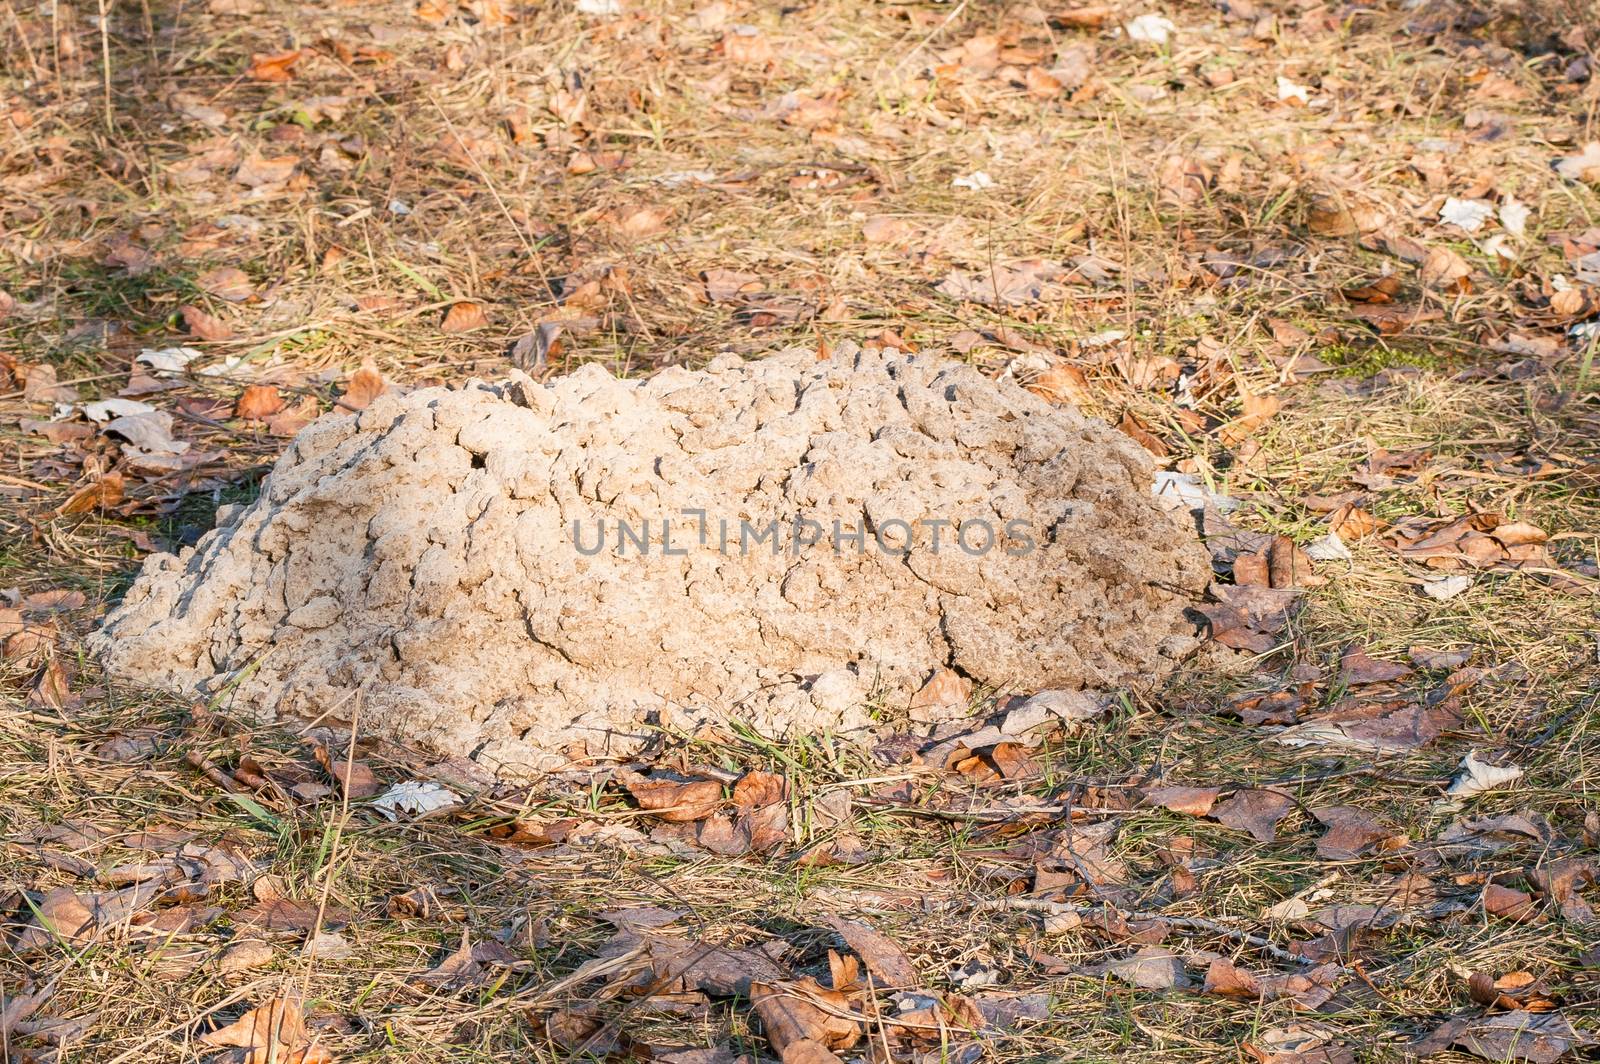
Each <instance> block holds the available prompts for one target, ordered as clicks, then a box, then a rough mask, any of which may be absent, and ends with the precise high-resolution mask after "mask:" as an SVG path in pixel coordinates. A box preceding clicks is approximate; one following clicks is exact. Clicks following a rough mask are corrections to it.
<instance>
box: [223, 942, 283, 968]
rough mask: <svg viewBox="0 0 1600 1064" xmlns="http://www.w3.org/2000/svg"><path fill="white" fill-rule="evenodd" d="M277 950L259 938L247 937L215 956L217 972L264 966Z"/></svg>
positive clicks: (269, 962)
mask: <svg viewBox="0 0 1600 1064" xmlns="http://www.w3.org/2000/svg"><path fill="white" fill-rule="evenodd" d="M276 956H277V951H276V950H274V949H273V948H272V945H271V943H268V942H263V941H261V939H259V938H247V939H244V940H243V941H240V942H235V943H233V944H232V945H230V946H229V947H228V948H227V949H225V950H223V952H222V955H221V956H220V957H218V958H217V972H218V973H219V974H222V975H232V974H234V973H236V972H247V971H249V970H251V969H252V968H264V967H266V966H267V965H269V964H271V963H272V961H273V958H274V957H276Z"/></svg>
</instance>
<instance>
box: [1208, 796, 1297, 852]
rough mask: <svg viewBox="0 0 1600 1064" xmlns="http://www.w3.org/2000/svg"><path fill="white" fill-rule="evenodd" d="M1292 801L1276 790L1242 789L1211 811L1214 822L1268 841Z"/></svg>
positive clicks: (1257, 839)
mask: <svg viewBox="0 0 1600 1064" xmlns="http://www.w3.org/2000/svg"><path fill="white" fill-rule="evenodd" d="M1293 808H1294V802H1293V800H1291V799H1290V798H1289V796H1288V795H1285V794H1279V793H1278V792H1277V791H1265V790H1244V791H1239V792H1238V793H1237V794H1235V795H1234V796H1233V797H1232V798H1229V799H1228V800H1227V801H1225V802H1223V803H1222V804H1221V805H1219V806H1217V807H1216V808H1215V809H1213V810H1212V811H1211V816H1212V818H1213V819H1215V820H1216V821H1217V822H1218V823H1220V824H1223V825H1225V826H1227V827H1230V828H1234V829H1236V830H1238V831H1247V832H1249V833H1250V835H1251V837H1253V838H1254V839H1255V840H1256V841H1257V842H1272V841H1274V840H1275V839H1277V837H1278V831H1277V826H1278V821H1280V820H1282V819H1283V818H1284V817H1286V816H1288V815H1289V810H1291V809H1293Z"/></svg>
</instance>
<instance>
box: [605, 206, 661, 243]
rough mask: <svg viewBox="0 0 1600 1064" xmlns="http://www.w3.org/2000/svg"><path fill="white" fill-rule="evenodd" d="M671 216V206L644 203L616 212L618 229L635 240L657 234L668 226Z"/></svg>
mask: <svg viewBox="0 0 1600 1064" xmlns="http://www.w3.org/2000/svg"><path fill="white" fill-rule="evenodd" d="M671 216H672V208H670V207H651V206H646V205H642V204H635V205H633V206H629V207H624V208H622V209H621V210H619V211H618V212H617V213H616V226H617V231H618V232H620V233H621V234H622V235H623V236H626V237H629V238H631V239H634V240H639V239H642V238H644V237H647V236H655V235H656V234H657V233H660V232H663V231H664V230H665V229H666V228H667V219H668V218H670V217H671Z"/></svg>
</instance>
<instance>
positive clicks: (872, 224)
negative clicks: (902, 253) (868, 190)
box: [861, 214, 914, 244]
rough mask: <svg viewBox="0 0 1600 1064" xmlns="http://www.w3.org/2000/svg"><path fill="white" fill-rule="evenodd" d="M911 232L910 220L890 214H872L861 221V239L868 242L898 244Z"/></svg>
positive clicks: (908, 236)
mask: <svg viewBox="0 0 1600 1064" xmlns="http://www.w3.org/2000/svg"><path fill="white" fill-rule="evenodd" d="M913 232H914V230H913V229H912V227H911V223H910V222H908V221H906V220H905V219H903V218H896V217H894V216H893V215H890V214H874V215H873V216H872V217H870V218H868V219H867V220H866V221H864V222H862V223H861V239H863V240H865V241H866V242H867V243H869V244H898V243H900V242H902V241H904V240H907V239H909V238H910V237H911V235H912V233H913Z"/></svg>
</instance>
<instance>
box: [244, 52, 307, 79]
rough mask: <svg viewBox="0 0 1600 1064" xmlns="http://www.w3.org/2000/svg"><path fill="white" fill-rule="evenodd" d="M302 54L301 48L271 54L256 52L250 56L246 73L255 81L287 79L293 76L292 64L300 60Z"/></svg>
mask: <svg viewBox="0 0 1600 1064" xmlns="http://www.w3.org/2000/svg"><path fill="white" fill-rule="evenodd" d="M304 54H305V51H304V49H301V48H296V49H294V50H293V51H289V52H276V53H274V54H272V55H262V54H260V53H257V54H255V55H252V56H251V57H250V68H249V70H247V71H246V73H248V74H249V75H250V77H251V78H252V79H253V80H255V81H268V82H283V81H288V80H289V79H290V78H292V77H293V76H294V73H293V71H294V65H295V64H296V63H298V62H300V59H301V57H302V56H303V55H304Z"/></svg>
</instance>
